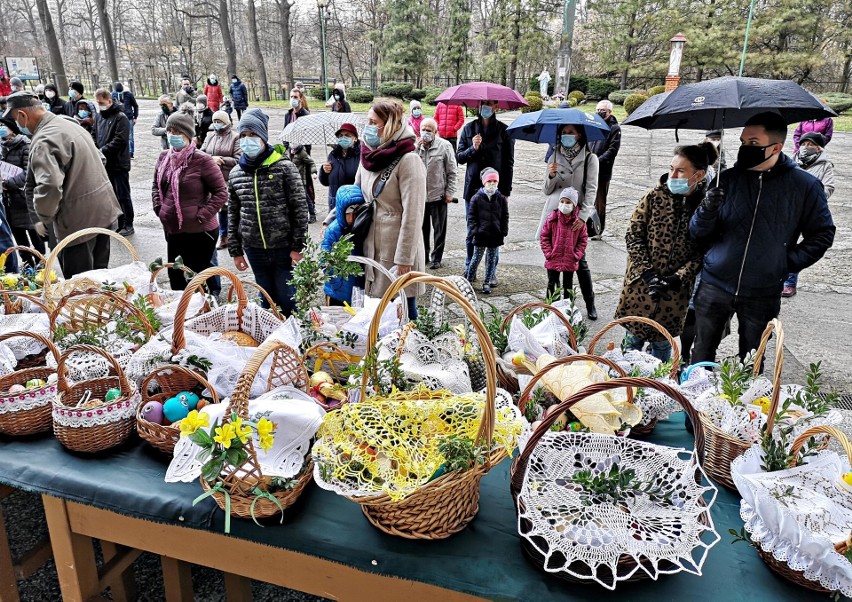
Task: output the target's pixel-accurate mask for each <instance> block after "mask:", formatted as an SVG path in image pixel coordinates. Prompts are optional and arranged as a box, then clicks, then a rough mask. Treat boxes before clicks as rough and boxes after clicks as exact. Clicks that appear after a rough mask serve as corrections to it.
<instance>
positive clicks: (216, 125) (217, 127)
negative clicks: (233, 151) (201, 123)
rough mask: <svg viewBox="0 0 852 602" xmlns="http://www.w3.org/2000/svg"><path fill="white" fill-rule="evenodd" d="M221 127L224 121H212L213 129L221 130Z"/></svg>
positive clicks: (223, 125)
mask: <svg viewBox="0 0 852 602" xmlns="http://www.w3.org/2000/svg"><path fill="white" fill-rule="evenodd" d="M223 127H225V124H224V123H214V124H213V129H214V130H215V131H217V132H218V131H219V130H221V129H222V128H223Z"/></svg>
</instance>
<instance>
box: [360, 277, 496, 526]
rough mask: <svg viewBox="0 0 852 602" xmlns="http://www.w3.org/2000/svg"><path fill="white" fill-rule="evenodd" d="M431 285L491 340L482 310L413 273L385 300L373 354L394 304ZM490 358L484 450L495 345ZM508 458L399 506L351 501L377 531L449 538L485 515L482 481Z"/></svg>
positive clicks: (440, 481)
mask: <svg viewBox="0 0 852 602" xmlns="http://www.w3.org/2000/svg"><path fill="white" fill-rule="evenodd" d="M414 284H431V285H432V286H434V287H436V288H440V289H442V290H443V291H444V293H445V294H446V295H447V297H449V298H450V299H452V300H453V301H455V302H456V303H458V304H459V305H460V306H461V308H462V310H463V311H464V313H465V314H466V315H467V317H468V319H469V320H470V323H471V325H472V326H473V328H474V330H475V331H476V334H477V336H478V337H479V340H480V341H487V340H488V332H487V331H486V330H485V327H484V326H483V325H482V322H481V321H480V320H479V316H477V314H476V310H475V309H474V308H473V306H471V305H470V303H468V302H467V300H466V299H465V298H464V296H463V295H462V294H461V293H460V292H459V291H458V289H457V288H456V287H455V286H453V285H452V284H449V283H447V282H445V281H444V280H443V279H442V278H437V277H435V276H430V275H428V274H422V273H419V272H409V273H408V274H406V275H404V276H402V277H400V278H398V279H397V280H396V281H394V282H393V283H392V284H391V285H390V287H388V289H387V291H385V294H384V296H383V297H382V300H381V302H380V303H379V307H378V309H377V310H376V314H375V316H374V317H373V321H372V322H371V323H370V329H369V332H368V341H367V347H368V349H372V348H374V346H375V345H376V342H377V340H378V334H379V321H380V319H381V315H382V313H383V312H384V310H385V308H386V307H387V306H388V305H389V304H390V302H391V300H392V299H393V298H394V297H395V296H396V295H397V294H399V292H400V291H402V290H403V289H404V288H405V287H406V286H409V285H414ZM482 353H483V355H484V357H485V368H486V376H487V384H486V390H485V404H484V410H483V418H482V423H481V424H480V427H479V432H478V433H477V436H476V442H477V444H478V445H481V444H483V443H484V442H490V441H491V440H492V439H493V433H494V420H495V411H496V410H495V397H496V394H497V375H496V369H495V365H496V364H495V359H494V349H493V347H491V346H489V345H484V346H483V347H482ZM367 378H368V375H367V374H366V371H365V373H364V375H363V378H362V380H361V399H366V394H367V393H366V391H367ZM505 457H506V451H505V449H502V448H501V449H499V450H496V451H494V452H493V453H492V454H491V455H490V456H489V457H488V458H486V461H485V463H484V464H477V465H476V466H475V467H474V468H472V469H470V470H468V471H465V472H459V471H454V472H450V473H447V474H444V475H442V476H440V477H438V478H437V479H435V480H433V481H430V482H429V483H427V484H426V485H424V486H423V487H421V488H420V489H418V490H417V491H415V492H414V493H412V494H411V495H409V496H408V497H406V498H405V499H404V500H402V501H399V502H394V501H393V500H391V499H390V497H389V496H388V495H387V494H384V493H382V494H379V495H372V496H364V497H349V499H350V500H352V501H354V502H357V503H359V504H361V509H362V511H363V512H364V514H365V515H366V517H367V519H368V520H369V521H370V523H372V524H373V526H375V527H377V528H378V529H380V530H382V531H384V532H385V533H388V534H390V535H397V536H400V537H405V538H408V539H444V538H446V537H449V536H450V535H453V534H454V533H458V532H459V531H461V530H462V529H464V528H465V527H466V526H467V525H468V523H470V521H472V520H473V518H474V517H475V516H476V513H477V512H478V511H479V481H480V480H481V479H482V477H483V476H485V474H486V473H487V472H488V471H489V470H490V469H491V467H492V466H495V465H497V464H498V463H499V462H501V461H502V460H503V459H504V458H505Z"/></svg>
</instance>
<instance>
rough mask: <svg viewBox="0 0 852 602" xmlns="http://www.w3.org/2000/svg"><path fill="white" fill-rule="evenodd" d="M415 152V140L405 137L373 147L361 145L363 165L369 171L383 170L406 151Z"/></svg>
mask: <svg viewBox="0 0 852 602" xmlns="http://www.w3.org/2000/svg"><path fill="white" fill-rule="evenodd" d="M413 152H414V140H412V139H411V138H403V139H402V140H391V141H390V142H386V143H385V144H384V145H382V146H380V147H378V148H375V149H371V148H369V147H368V146H367V145H366V144H362V145H361V165H363V166H364V169H366V170H367V171H372V172H377V171H382V170H383V169H385V168H386V167H387V166H388V165H390V164H391V163H393V161H394V159H396V158H397V157H402V156H403V155H405V154H406V153H413Z"/></svg>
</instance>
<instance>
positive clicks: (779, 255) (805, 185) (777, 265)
mask: <svg viewBox="0 0 852 602" xmlns="http://www.w3.org/2000/svg"><path fill="white" fill-rule="evenodd" d="M719 186H720V187H721V188H722V189H723V190H724V191H725V200H724V202H723V203H722V204H721V205H720V206H719V207H718V208H717V209H715V210H712V211H711V210H709V209H708V208H707V207H706V206H704V205H701V206H699V208H698V210H697V211H696V212H695V214H694V215H693V216H692V220H691V221H690V223H689V234H690V235H691V236H692V237H693V238H694V239H695V240H697V241H698V242H699V244H702V245H704V246H705V247H707V248H708V250H707V252H706V254H705V255H704V269H703V271H702V272H701V279H702V282H705V281H706V282H708V283H709V284H712V285H713V286H716V287H718V288H721V289H723V290H724V291H725V292H727V293H728V294H730V295H737V296H742V297H776V296H778V295H780V294H781V289H782V288H783V286H784V278H785V277H786V276H787V274H789V273H790V272H800V271H802V270H803V269H805V268H807V267H809V266H811V265H813V264H814V263H816V262H817V261H819V259H820V258H821V257H822V256H823V255H825V252H826V251H827V250H828V249H829V248H831V245H832V243H833V242H834V233H835V227H834V221H833V220H832V218H831V212H830V211H829V209H828V201H827V200H826V197H825V191H824V190H823V187H822V184H821V183H820V181H819V180H817V179H816V178H815V177H813V176H812V175H810V174H809V173H807V172H805V171H804V170H802V169H799V168H798V167H796V164H795V163H794V162H793V161H792V159H790V158H789V157H788V156H787V155H785V154H783V153H782V154H781V155H780V156H779V158H778V163H777V164H776V165H775V167H773V168H772V169H770V170H769V171H764V172H758V171H753V170H747V169H744V168H742V167H740V166H739V164H735V165H734V166H733V167H731V168H730V169H727V170H725V171H723V172H722V175H721V181H720V183H719ZM800 236H801V237H802V240H801V241H799V237H800Z"/></svg>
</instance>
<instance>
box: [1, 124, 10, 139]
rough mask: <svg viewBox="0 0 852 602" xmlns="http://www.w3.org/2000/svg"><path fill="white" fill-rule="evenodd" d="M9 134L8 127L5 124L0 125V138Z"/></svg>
mask: <svg viewBox="0 0 852 602" xmlns="http://www.w3.org/2000/svg"><path fill="white" fill-rule="evenodd" d="M8 135H9V128H7V127H6V126H5V125H0V138H5V137H6V136H8Z"/></svg>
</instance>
